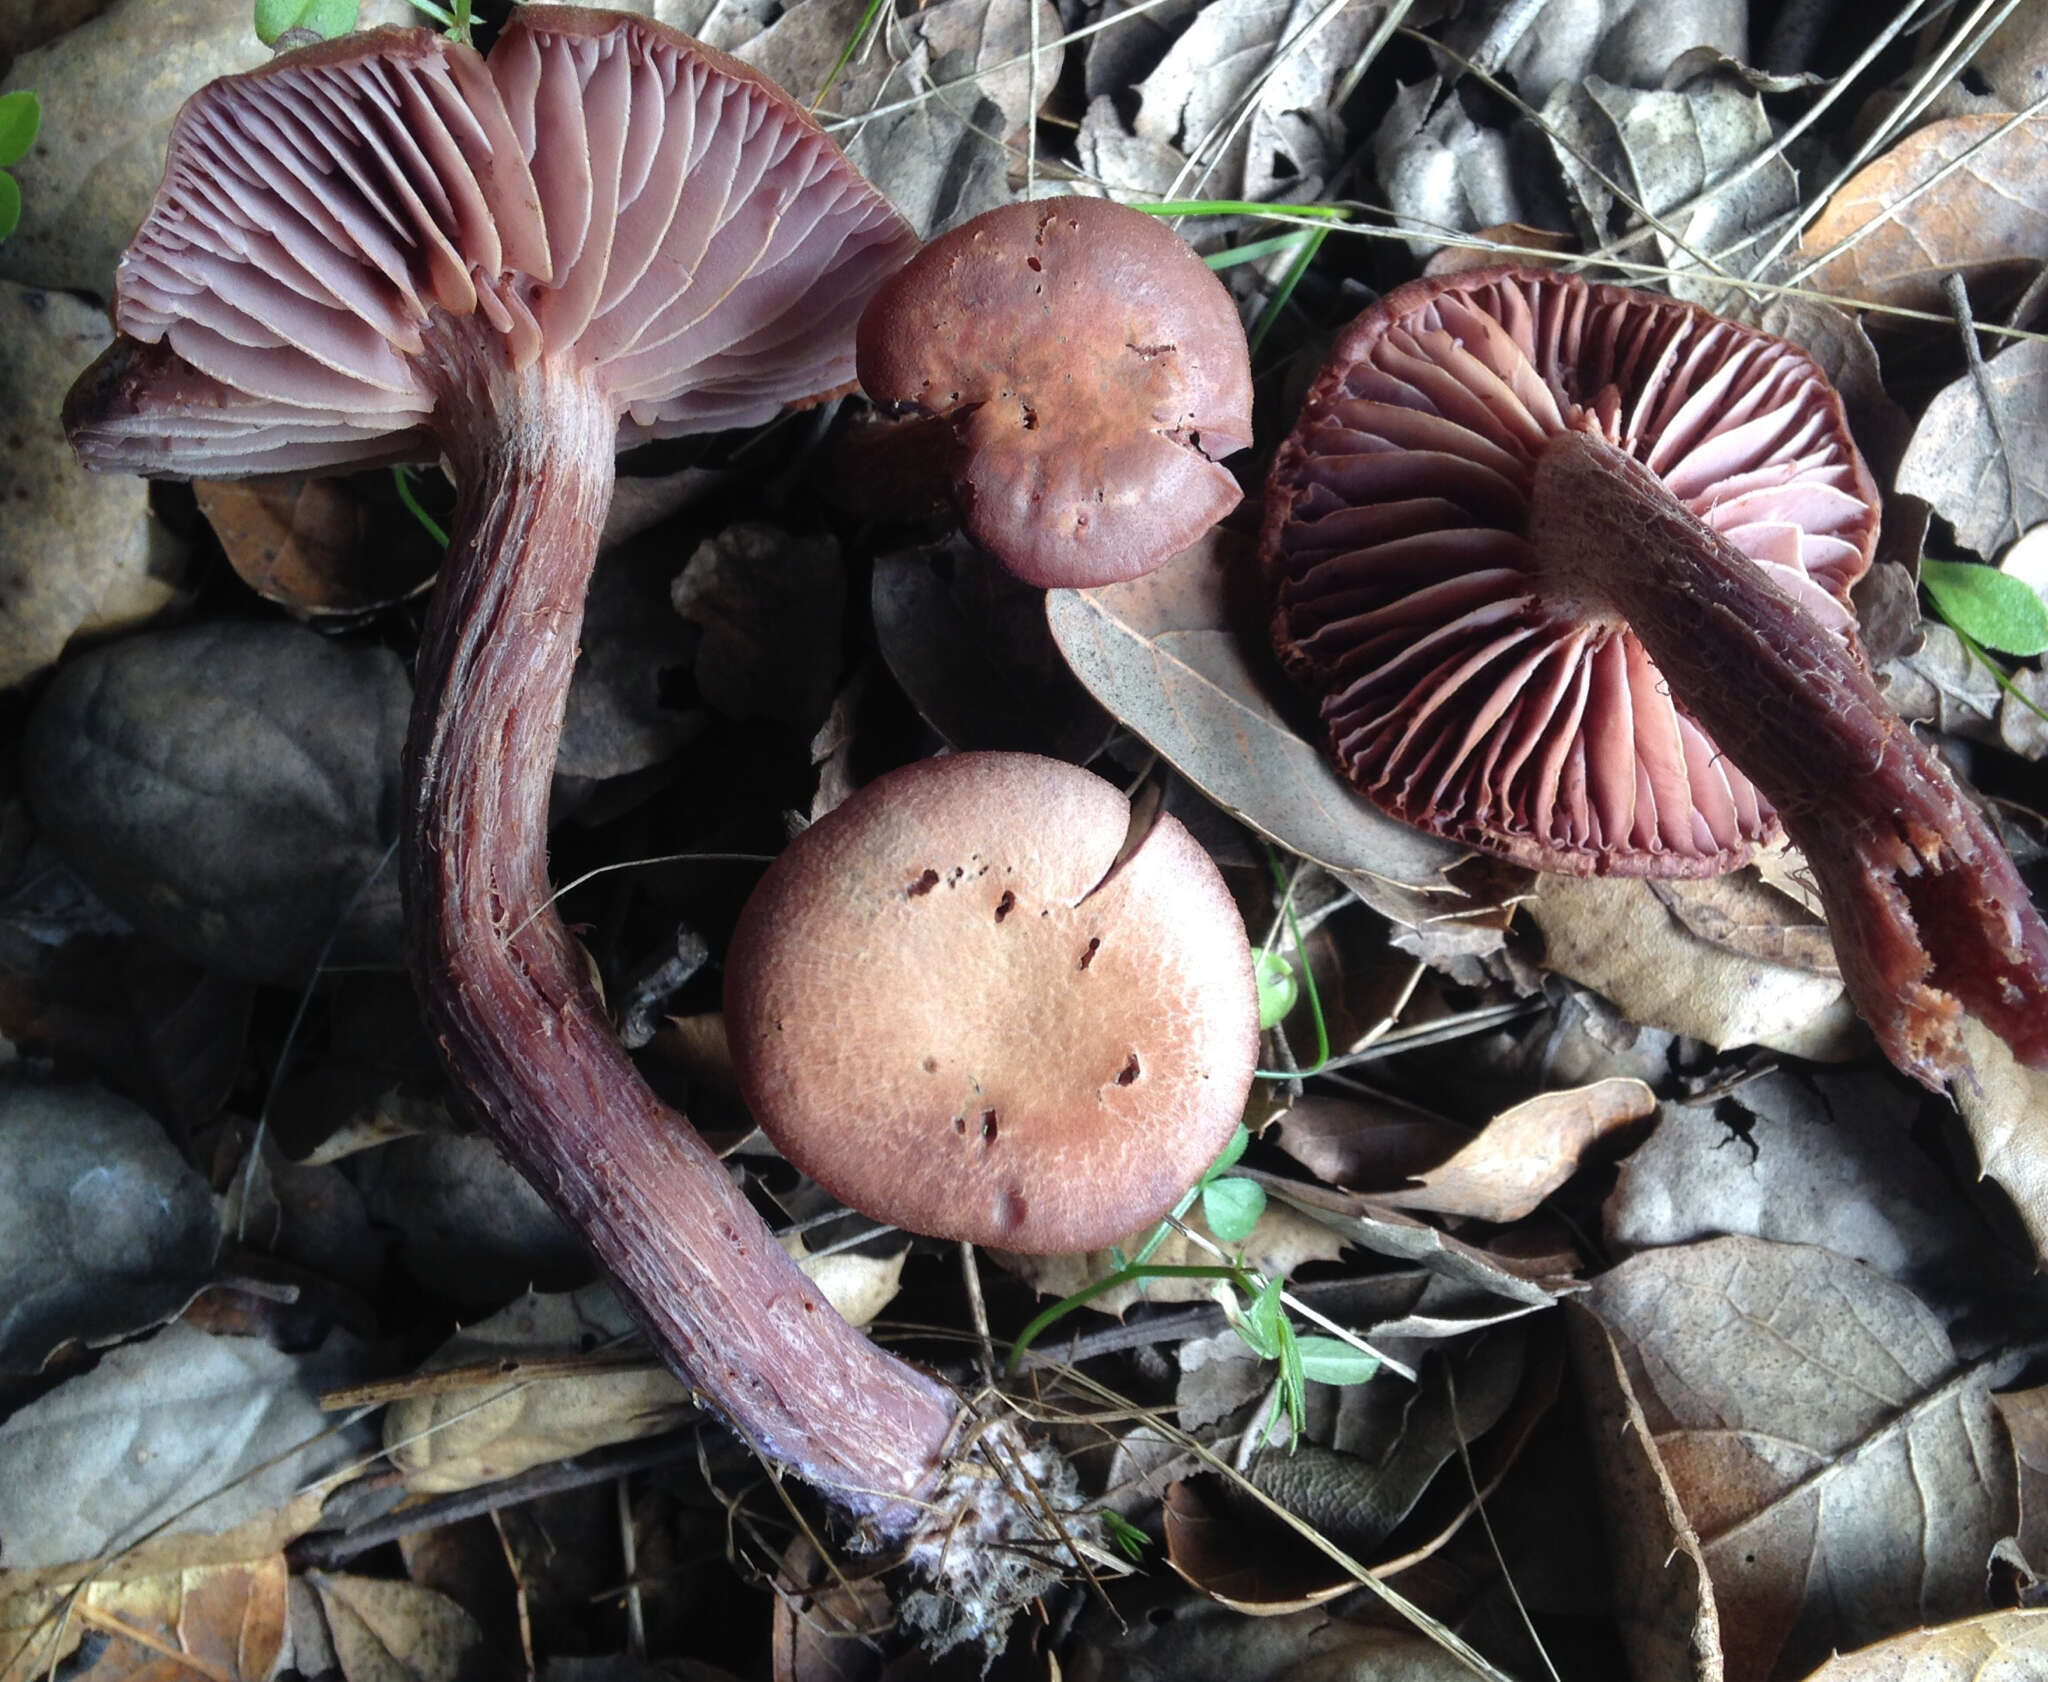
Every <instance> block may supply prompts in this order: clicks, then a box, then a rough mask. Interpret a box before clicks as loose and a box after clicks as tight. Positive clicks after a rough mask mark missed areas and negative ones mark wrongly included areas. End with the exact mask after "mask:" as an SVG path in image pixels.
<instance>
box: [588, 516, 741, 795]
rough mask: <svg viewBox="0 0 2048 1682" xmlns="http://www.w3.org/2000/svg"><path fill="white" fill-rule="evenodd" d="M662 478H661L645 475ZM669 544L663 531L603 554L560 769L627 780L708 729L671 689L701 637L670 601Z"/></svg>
mask: <svg viewBox="0 0 2048 1682" xmlns="http://www.w3.org/2000/svg"><path fill="white" fill-rule="evenodd" d="M647 482H649V483H659V482H660V481H647ZM674 574H675V557H674V552H673V549H672V547H671V546H670V545H669V544H668V543H666V542H664V541H663V540H662V539H661V538H659V537H654V538H649V539H648V541H647V542H645V543H636V544H630V545H628V546H626V547H623V548H620V549H618V550H615V551H613V552H612V553H610V554H607V555H605V556H603V557H602V558H601V559H600V560H599V561H598V563H597V570H596V572H595V573H594V574H593V575H592V577H591V580H590V593H589V596H588V598H587V599H586V601H585V602H584V607H583V632H582V636H581V638H580V640H579V644H578V647H577V651H576V670H575V673H574V675H573V676H572V677H571V678H570V680H569V704H568V709H567V711H566V712H565V713H564V715H563V719H562V742H561V746H560V747H559V748H558V749H557V750H556V752H555V775H556V776H558V777H579V778H590V779H592V780H598V779H603V778H607V777H629V776H631V775H632V774H633V773H634V772H636V771H644V770H646V769H648V767H650V766H653V765H659V764H660V763H661V762H662V761H663V760H664V759H667V758H668V757H669V756H670V755H671V754H673V753H675V752H676V751H677V750H678V749H679V748H681V747H683V746H684V745H685V744H686V743H688V742H690V741H691V740H693V739H694V738H695V737H696V736H697V735H698V734H699V733H700V732H701V731H702V730H703V728H704V725H705V722H706V720H705V715H704V713H703V711H702V710H701V709H699V708H691V709H689V710H687V711H685V710H683V709H681V708H678V707H677V706H675V705H673V704H672V703H671V702H670V700H669V696H668V687H667V685H668V679H669V676H670V675H671V674H672V673H675V672H679V671H687V670H688V669H689V666H690V658H691V656H692V654H694V653H695V652H696V649H697V645H698V641H699V636H698V632H697V630H696V628H695V627H694V626H691V625H688V624H686V623H684V622H683V621H682V620H681V619H679V618H677V617H676V615H675V613H674V612H673V611H672V609H671V606H670V594H669V591H670V585H671V582H672V580H673V578H674Z"/></svg>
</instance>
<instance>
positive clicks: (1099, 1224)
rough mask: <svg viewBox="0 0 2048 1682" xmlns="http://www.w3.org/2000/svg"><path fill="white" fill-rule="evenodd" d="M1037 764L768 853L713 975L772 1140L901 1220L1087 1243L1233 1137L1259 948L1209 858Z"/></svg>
mask: <svg viewBox="0 0 2048 1682" xmlns="http://www.w3.org/2000/svg"><path fill="white" fill-rule="evenodd" d="M1130 825H1131V808H1130V803H1129V802H1128V801H1127V800H1125V799H1124V797H1123V796H1122V795H1121V794H1120V793H1118V792H1117V790H1116V789H1115V788H1114V787H1112V786H1111V785H1110V784H1108V783H1106V782H1104V781H1103V780H1102V779H1101V778H1099V777H1096V776H1094V775H1093V774H1092V773H1090V772H1087V771H1083V770H1080V769H1078V768H1077V767H1075V766H1072V765H1068V764H1065V763H1063V762H1061V761H1059V760H1055V759H1044V758H1040V757H1039V756H1037V755H1035V754H1022V753H968V754H955V755H948V756H944V757H941V758H937V759H926V760H921V761H919V762H917V763H915V764H912V765H908V766H905V767H904V768H903V769H901V770H899V771H894V772H891V773H889V774H888V775H886V776H884V777H881V778H878V779H877V780H876V781H874V782H872V783H870V784H868V785H867V786H866V787H865V788H863V789H861V790H860V791H859V792H858V793H856V794H855V795H854V796H853V797H852V798H851V799H850V800H848V801H846V802H845V804H843V805H841V806H839V807H837V808H836V809H835V810H834V811H833V812H832V813H831V814H830V815H828V816H827V817H825V818H823V819H821V820H820V821H819V822H818V823H816V824H813V825H812V826H811V827H810V828H809V829H807V830H805V831H804V832H803V833H802V834H801V835H799V836H798V837H797V838H796V840H795V841H793V842H792V843H791V844H790V846H789V848H788V849H787V851H785V852H784V853H783V855H782V856H781V857H780V858H779V859H777V860H776V862H775V864H774V865H773V866H772V867H771V868H770V870H769V871H768V873H767V875H766V876H765V877H764V878H763V879H762V882H761V885H760V887H759V888H758V889H757V890H756V891H755V893H754V895H753V897H752V898H751V899H750V900H749V901H748V902H747V906H746V909H745V911H744V912H742V913H741V916H740V921H739V926H738V928H737V929H736V930H735V932H734V935H733V942H732V956H731V959H730V961H729V964H728V968H727V973H726V996H725V1009H726V1027H727V1035H728V1038H729V1040H730V1042H731V1045H732V1054H733V1064H734V1067H735V1070H736V1071H737V1073H738V1076H739V1082H740V1090H741V1092H742V1093H743V1094H744V1095H745V1097H746V1100H747V1103H748V1106H749V1107H750V1108H751V1109H752V1111H753V1114H754V1118H755V1120H756V1121H758V1122H759V1123H760V1126H761V1129H762V1131H763V1132H765V1133H766V1134H767V1135H768V1136H769V1138H771V1139H773V1140H774V1141H775V1143H776V1145H777V1146H778V1147H779V1148H780V1149H781V1151H782V1153H783V1154H784V1155H785V1156H787V1157H788V1158H789V1159H790V1161H791V1162H793V1163H795V1164H796V1166H797V1167H799V1168H801V1169H803V1170H804V1172H805V1173H807V1174H809V1175H811V1176H812V1178H814V1179H816V1180H817V1181H818V1182H819V1183H820V1184H821V1185H823V1186H824V1187H825V1188H826V1189H827V1190H829V1191H831V1192H832V1193H834V1195H836V1196H838V1197H839V1198H840V1199H841V1200H843V1201H844V1202H846V1203H848V1204H850V1205H851V1206H853V1207H854V1208H856V1209H859V1210H861V1211H863V1212H864V1213H867V1214H870V1215H874V1216H876V1217H878V1218H880V1219H883V1220H887V1221H889V1222H891V1223H892V1224H894V1225H896V1226H901V1227H905V1228H907V1229H908V1230H910V1231H913V1232H921V1233H926V1234H929V1235H932V1236H936V1237H941V1238H964V1239H967V1240H970V1241H971V1242H974V1243H977V1244H987V1245H992V1246H996V1247H999V1248H1002V1249H1008V1250H1022V1251H1028V1252H1033V1253H1042V1254H1049V1253H1057V1252H1067V1251H1080V1250H1090V1249H1098V1248H1100V1247H1102V1246H1104V1245H1106V1244H1109V1243H1112V1242H1114V1241H1115V1240H1116V1239H1118V1238H1121V1237H1123V1236H1124V1235H1126V1234H1127V1233H1129V1232H1131V1231H1133V1230H1134V1229H1136V1228H1138V1227H1142V1226H1144V1225H1145V1224H1146V1223H1148V1222H1150V1221H1154V1220H1157V1219H1158V1218H1159V1217H1160V1216H1161V1215H1163V1214H1165V1213H1166V1212H1167V1211H1168V1210H1169V1209H1170V1208H1171V1207H1172V1206H1173V1203H1174V1200H1175V1199H1176V1198H1178V1197H1179V1196H1180V1194H1181V1193H1182V1192H1184V1191H1185V1190H1187V1188H1188V1187H1189V1186H1190V1185H1192V1184H1194V1182H1195V1181H1196V1179H1197V1178H1199V1177H1200V1175H1201V1172H1202V1170H1203V1169H1204V1168H1205V1167H1206V1166H1207V1165H1208V1164H1209V1163H1210V1162H1211V1161H1213V1160H1214V1159H1215V1157H1216V1155H1217V1153H1218V1152H1219V1151H1220V1150H1222V1148H1223V1146H1224V1145H1225V1144H1226V1143H1227V1142H1228V1140H1229V1138H1230V1135H1231V1131H1232V1129H1234V1128H1235V1127H1236V1125H1237V1121H1238V1117H1239V1115H1240V1113H1241V1112H1242V1110H1243V1108H1244V1101H1245V1095H1246V1093H1247V1092H1248V1091H1249V1090H1250V1087H1251V1080H1252V1068H1253V1064H1254V1062H1255V1061H1256V1057H1257V1051H1258V1037H1259V1011H1258V997H1257V989H1256V988H1255V986H1254V985H1253V980H1252V962H1251V953H1250V949H1249V948H1248V946H1247V944H1246V941H1245V934H1244V924H1243V922H1242V920H1241V919H1240V918H1239V916H1238V912H1237V906H1236V904H1235V903H1234V902H1233V901H1232V899H1231V897H1230V892H1229V890H1228V889H1227V888H1226V887H1225V886H1224V883H1223V879H1222V877H1221V875H1219V874H1218V872H1217V869H1216V866H1215V865H1214V864H1213V863H1212V862H1211V860H1210V858H1209V855H1208V854H1207V853H1205V852H1204V851H1203V850H1202V849H1201V847H1200V846H1199V845H1198V844H1197V843H1196V842H1195V840H1194V838H1193V837H1192V836H1190V835H1189V834H1188V832H1187V831H1186V829H1184V828H1183V827H1182V826H1181V825H1180V823H1178V822H1177V821H1176V820H1175V819H1173V818H1171V817H1161V818H1159V820H1158V821H1157V822H1156V823H1154V824H1153V826H1152V827H1151V829H1150V830H1148V831H1147V832H1146V833H1145V835H1144V837H1143V839H1142V840H1140V841H1139V842H1138V844H1137V846H1136V847H1135V848H1133V849H1132V850H1130V851H1129V852H1128V854H1125V853H1124V852H1123V849H1124V847H1125V842H1126V837H1127V835H1128V833H1129V830H1130Z"/></svg>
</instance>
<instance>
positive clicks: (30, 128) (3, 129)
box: [0, 89, 43, 239]
mask: <svg viewBox="0 0 2048 1682" xmlns="http://www.w3.org/2000/svg"><path fill="white" fill-rule="evenodd" d="M42 126H43V107H42V105H41V103H40V102H39V101H38V100H37V98H36V96H35V95H34V94H32V93H29V92H28V91H27V90H26V89H24V90H23V91H21V92H19V93H0V239H5V238H6V237H7V236H8V235H9V234H11V233H13V232H14V230H15V229H16V228H17V227H19V226H20V224H21V184H20V183H19V182H18V181H16V180H15V179H14V177H13V176H11V175H9V174H8V173H7V166H8V165H9V164H18V163H20V162H21V160H22V159H23V158H25V157H27V156H28V149H29V148H30V147H31V146H33V145H34V144H35V143H36V131H37V130H38V129H40V128H41V127H42Z"/></svg>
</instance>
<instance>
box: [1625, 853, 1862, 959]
mask: <svg viewBox="0 0 2048 1682" xmlns="http://www.w3.org/2000/svg"><path fill="white" fill-rule="evenodd" d="M1795 868H1803V866H1796V867H1795ZM1649 881H1650V891H1651V892H1652V893H1653V894H1655V895H1656V896H1657V901H1658V903H1659V904H1660V905H1662V906H1663V907H1664V909H1665V910H1666V911H1668V912H1670V913H1671V915H1672V916H1673V917H1674V918H1676V919H1677V921H1678V923H1679V926H1680V927H1682V928H1684V929H1685V930H1686V931H1687V932H1688V933H1690V934H1694V935H1697V936H1698V937H1699V938H1700V939H1701V940H1704V941H1705V942H1707V944H1708V945H1710V946H1715V947H1718V948H1720V950H1722V951H1723V952H1732V953H1734V954H1735V955H1736V956H1737V957H1740V958H1759V959H1761V960H1762V961H1763V962H1765V963H1767V964H1775V965H1777V966H1779V967H1781V968H1784V969H1795V970H1798V971H1800V972H1801V973H1802V974H1805V975H1819V976H1839V975H1840V974H1841V973H1842V972H1841V968H1840V966H1839V965H1837V964H1836V962H1835V946H1834V942H1833V941H1831V940H1830V939H1829V938H1828V926H1827V924H1826V923H1824V922H1823V921H1822V920H1821V919H1820V918H1819V917H1817V916H1815V915H1814V914H1813V913H1812V912H1810V911H1808V910H1807V909H1806V908H1805V907H1804V906H1803V905H1801V904H1799V903H1797V902H1796V901H1794V900H1792V899H1790V898H1788V897H1787V896H1786V895H1785V894H1782V893H1780V892H1779V891H1778V890H1777V889H1776V888H1775V887H1773V886H1771V885H1770V884H1768V883H1766V882H1764V881H1763V880H1761V879H1760V878H1759V876H1758V873H1757V872H1756V871H1755V870H1751V869H1744V870H1737V871H1731V872H1730V873H1729V874H1728V875H1726V876H1711V877H1708V878H1707V879H1706V880H1704V881H1658V880H1656V879H1654V878H1650V879H1649Z"/></svg>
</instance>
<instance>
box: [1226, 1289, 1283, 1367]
mask: <svg viewBox="0 0 2048 1682" xmlns="http://www.w3.org/2000/svg"><path fill="white" fill-rule="evenodd" d="M1236 1324H1237V1335H1238V1336H1239V1337H1241V1338H1243V1339H1244V1340H1245V1343H1246V1344H1247V1345H1249V1346H1250V1349H1251V1352H1252V1353H1253V1354H1254V1355H1256V1356H1258V1358H1259V1359H1260V1360H1262V1361H1277V1360H1279V1359H1280V1346H1281V1340H1282V1339H1283V1338H1285V1337H1286V1335H1287V1329H1288V1328H1287V1316H1286V1314H1285V1313H1284V1312H1282V1310H1281V1307H1280V1281H1279V1280H1277V1279H1269V1280H1267V1281H1266V1284H1265V1287H1264V1289H1262V1290H1261V1291H1260V1292H1259V1294H1258V1295H1257V1296H1256V1297H1254V1298H1253V1299H1252V1305H1251V1307H1249V1308H1247V1309H1245V1310H1244V1311H1243V1312H1242V1313H1241V1314H1239V1315H1238V1317H1237V1322H1236Z"/></svg>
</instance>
